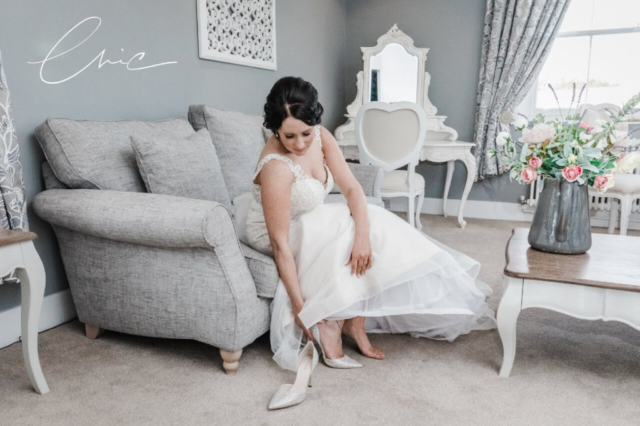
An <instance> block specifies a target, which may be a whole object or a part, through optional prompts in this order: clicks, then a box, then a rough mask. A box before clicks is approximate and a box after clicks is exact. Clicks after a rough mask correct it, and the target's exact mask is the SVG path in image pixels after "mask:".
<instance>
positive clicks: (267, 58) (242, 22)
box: [198, 0, 276, 70]
mask: <svg viewBox="0 0 640 426" xmlns="http://www.w3.org/2000/svg"><path fill="white" fill-rule="evenodd" d="M275 8H276V5H275V0H198V37H199V46H200V58H202V59H211V60H216V61H223V62H231V63H236V64H240V65H247V66H254V67H259V68H267V69H273V70H275V69H276V14H275Z"/></svg>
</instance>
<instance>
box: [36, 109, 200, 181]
mask: <svg viewBox="0 0 640 426" xmlns="http://www.w3.org/2000/svg"><path fill="white" fill-rule="evenodd" d="M145 132H146V133H149V132H159V133H163V134H167V135H172V136H175V137H182V138H186V137H188V136H189V135H192V134H193V133H195V132H194V130H193V127H191V125H190V124H189V121H188V120H186V119H185V118H170V119H168V120H162V121H150V122H144V121H133V120H121V121H91V120H71V119H67V118H49V119H47V120H46V121H45V122H44V123H42V124H40V125H39V126H38V127H36V129H35V134H36V137H37V139H38V142H39V143H40V146H41V147H42V150H43V151H44V155H45V157H46V158H47V161H48V162H49V164H50V165H51V168H52V169H53V172H54V173H55V175H56V177H57V178H58V179H59V180H60V181H61V182H63V183H64V184H66V185H67V186H69V187H70V188H73V189H77V188H83V189H110V190H115V191H133V192H145V186H144V182H143V181H142V177H140V173H138V167H137V165H136V159H135V155H134V152H133V147H132V146H131V140H130V136H131V135H132V134H134V133H145Z"/></svg>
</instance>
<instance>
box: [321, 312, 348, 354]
mask: <svg viewBox="0 0 640 426" xmlns="http://www.w3.org/2000/svg"><path fill="white" fill-rule="evenodd" d="M342 322H343V321H340V322H338V321H321V322H319V323H318V330H319V331H320V342H321V343H320V344H321V345H322V350H323V351H324V354H325V356H326V357H327V358H328V359H339V358H342V357H343V356H344V352H342V327H341V325H342V324H341V323H342Z"/></svg>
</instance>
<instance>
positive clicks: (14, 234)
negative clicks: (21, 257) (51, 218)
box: [0, 228, 38, 247]
mask: <svg viewBox="0 0 640 426" xmlns="http://www.w3.org/2000/svg"><path fill="white" fill-rule="evenodd" d="M36 238H38V235H37V234H34V233H33V232H28V231H10V230H8V229H2V228H0V247H2V246H10V245H12V244H18V243H23V242H25V241H32V240H35V239H36Z"/></svg>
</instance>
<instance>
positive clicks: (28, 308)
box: [16, 241, 49, 395]
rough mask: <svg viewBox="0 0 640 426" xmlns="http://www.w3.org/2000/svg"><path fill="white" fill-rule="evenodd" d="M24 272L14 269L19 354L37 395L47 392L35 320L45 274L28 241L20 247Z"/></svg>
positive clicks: (40, 303) (41, 298)
mask: <svg viewBox="0 0 640 426" xmlns="http://www.w3.org/2000/svg"><path fill="white" fill-rule="evenodd" d="M20 248H21V249H22V257H23V259H24V264H25V268H16V275H17V276H18V278H19V279H20V288H21V293H22V324H21V327H22V353H23V356H24V363H25V365H26V367H27V374H29V379H31V384H32V385H33V387H34V388H35V390H36V392H38V393H39V394H41V395H44V394H45V393H47V392H49V386H48V385H47V382H46V380H45V379H44V374H42V368H41V367H40V358H39V357H38V319H39V318H40V309H41V308H42V300H43V298H44V287H45V284H46V282H45V272H44V266H43V265H42V261H41V260H40V256H38V253H37V252H36V249H35V247H34V246H33V243H32V242H31V241H29V242H26V243H20Z"/></svg>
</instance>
